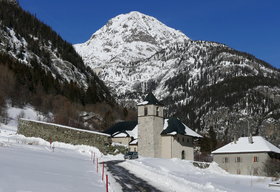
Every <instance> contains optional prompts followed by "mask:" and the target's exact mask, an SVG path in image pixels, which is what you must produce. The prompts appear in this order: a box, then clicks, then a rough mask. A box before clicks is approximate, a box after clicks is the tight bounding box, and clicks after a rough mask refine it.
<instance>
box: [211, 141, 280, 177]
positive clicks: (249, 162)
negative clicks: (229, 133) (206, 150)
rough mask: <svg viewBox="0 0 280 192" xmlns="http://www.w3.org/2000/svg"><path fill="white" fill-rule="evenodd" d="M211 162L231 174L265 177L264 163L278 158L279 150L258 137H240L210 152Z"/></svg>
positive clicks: (279, 155)
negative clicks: (211, 155)
mask: <svg viewBox="0 0 280 192" xmlns="http://www.w3.org/2000/svg"><path fill="white" fill-rule="evenodd" d="M212 154H213V156H214V157H213V160H214V161H215V162H216V163H218V164H219V166H220V167H221V168H222V169H224V170H225V171H227V172H229V173H231V174H240V175H258V176H265V171H264V170H265V169H264V163H265V162H266V161H267V160H273V159H277V160H279V157H280V149H279V148H277V147H276V146H274V145H272V144H271V143H269V142H268V141H266V140H265V139H264V138H262V137H260V136H255V137H252V136H251V137H241V138H239V139H238V140H235V141H233V142H231V143H229V144H227V145H225V146H224V147H221V148H219V149H217V150H215V151H213V152H212Z"/></svg>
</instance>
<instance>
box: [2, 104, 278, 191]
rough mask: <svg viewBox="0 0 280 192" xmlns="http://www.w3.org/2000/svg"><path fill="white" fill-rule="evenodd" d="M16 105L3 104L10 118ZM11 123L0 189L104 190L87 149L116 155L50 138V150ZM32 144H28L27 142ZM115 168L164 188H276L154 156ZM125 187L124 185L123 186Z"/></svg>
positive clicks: (113, 187)
mask: <svg viewBox="0 0 280 192" xmlns="http://www.w3.org/2000/svg"><path fill="white" fill-rule="evenodd" d="M20 111H21V109H15V108H9V114H10V117H16V116H17V114H18V112H20ZM24 111H25V113H26V116H28V117H30V118H31V119H34V118H35V119H36V116H37V115H36V112H35V111H33V110H32V109H30V108H26V109H24ZM16 126H17V123H16V122H15V121H14V120H11V121H10V123H9V125H3V124H1V127H0V154H1V155H0V170H1V172H0V191H1V192H14V191H18V192H27V191H40V192H41V191H42V192H43V191H53V192H61V191H67V192H70V191H97V192H99V191H105V183H104V182H102V180H101V179H102V177H101V166H99V172H98V173H97V170H96V169H97V167H96V164H93V161H92V160H91V151H93V152H94V153H95V154H96V157H98V158H99V162H102V161H105V162H106V161H113V160H122V159H123V157H122V155H118V156H111V155H108V156H104V155H103V156H102V157H101V154H100V152H99V151H98V149H96V148H94V147H90V146H83V145H80V146H73V145H69V144H64V143H59V142H55V143H54V144H53V145H52V147H53V146H54V150H53V149H51V150H50V145H49V142H47V141H44V140H42V139H40V138H25V137H24V136H22V135H17V134H15V133H16V130H17V128H16ZM28 143H32V145H28ZM119 165H120V166H122V167H124V168H126V169H128V170H130V172H132V173H133V174H135V175H136V176H137V177H139V178H142V179H144V180H145V181H147V182H148V183H150V184H151V185H153V186H155V187H156V188H157V189H159V190H162V191H166V192H175V191H176V192H186V191H188V192H201V191H202V192H203V191H205V192H214V191H215V192H216V191H217V192H221V191H229V192H240V191H246V192H258V191H277V190H278V191H279V190H280V188H272V187H268V184H269V183H270V182H271V178H264V177H256V176H241V175H230V174H228V173H226V172H225V171H223V170H221V169H220V168H219V167H218V165H217V164H215V163H211V165H210V167H209V168H206V169H200V168H197V167H195V166H193V164H192V162H191V161H185V160H179V159H157V158H144V157H140V158H139V159H137V160H131V161H123V162H121V163H119ZM105 173H106V174H108V175H109V191H110V192H121V191H122V189H121V188H120V186H119V185H118V184H117V183H116V180H115V179H114V178H113V177H112V176H111V175H110V173H109V172H106V171H105ZM127 185H130V184H127Z"/></svg>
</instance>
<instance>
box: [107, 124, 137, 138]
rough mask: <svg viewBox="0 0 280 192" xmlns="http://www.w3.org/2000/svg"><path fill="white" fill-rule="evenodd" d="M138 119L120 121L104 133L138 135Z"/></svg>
mask: <svg viewBox="0 0 280 192" xmlns="http://www.w3.org/2000/svg"><path fill="white" fill-rule="evenodd" d="M137 125H138V122H137V121H124V122H119V123H116V124H115V125H113V126H112V127H110V128H109V129H106V130H105V131H103V133H107V134H109V135H111V137H118V136H119V137H130V136H133V137H135V136H136V137H137V135H135V133H134V132H138V130H136V129H135V128H136V127H138V126H137Z"/></svg>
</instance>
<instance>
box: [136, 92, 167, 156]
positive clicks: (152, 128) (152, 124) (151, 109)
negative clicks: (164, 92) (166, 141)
mask: <svg viewBox="0 0 280 192" xmlns="http://www.w3.org/2000/svg"><path fill="white" fill-rule="evenodd" d="M137 106H138V153H139V155H141V156H144V157H154V158H161V150H162V143H161V135H160V134H161V132H162V131H163V122H164V119H163V106H164V105H163V104H162V103H161V102H159V101H158V100H157V99H156V98H155V96H154V95H153V94H152V93H151V92H150V93H149V94H148V95H147V96H146V98H145V99H144V101H143V102H142V103H138V104H137Z"/></svg>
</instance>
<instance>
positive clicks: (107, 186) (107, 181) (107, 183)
mask: <svg viewBox="0 0 280 192" xmlns="http://www.w3.org/2000/svg"><path fill="white" fill-rule="evenodd" d="M106 192H108V175H106Z"/></svg>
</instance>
